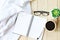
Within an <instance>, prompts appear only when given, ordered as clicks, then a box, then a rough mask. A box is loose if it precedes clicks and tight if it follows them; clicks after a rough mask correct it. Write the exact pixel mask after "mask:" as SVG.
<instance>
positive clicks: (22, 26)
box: [13, 13, 32, 36]
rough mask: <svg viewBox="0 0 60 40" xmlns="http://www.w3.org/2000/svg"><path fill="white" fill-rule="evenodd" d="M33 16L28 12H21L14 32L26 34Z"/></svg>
mask: <svg viewBox="0 0 60 40" xmlns="http://www.w3.org/2000/svg"><path fill="white" fill-rule="evenodd" d="M31 17H32V15H28V14H26V13H25V14H24V13H21V14H19V15H18V19H17V21H16V24H15V28H14V31H13V32H14V33H17V34H21V35H25V36H26V34H27V30H28V27H29V24H30V20H31Z"/></svg>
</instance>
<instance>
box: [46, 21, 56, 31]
mask: <svg viewBox="0 0 60 40" xmlns="http://www.w3.org/2000/svg"><path fill="white" fill-rule="evenodd" d="M54 28H55V24H54V22H52V21H48V22H47V23H46V29H47V30H49V31H52V30H54Z"/></svg>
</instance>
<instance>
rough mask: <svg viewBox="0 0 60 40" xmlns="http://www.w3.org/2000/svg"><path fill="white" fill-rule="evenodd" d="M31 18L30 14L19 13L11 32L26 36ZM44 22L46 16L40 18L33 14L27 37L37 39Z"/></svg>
mask: <svg viewBox="0 0 60 40" xmlns="http://www.w3.org/2000/svg"><path fill="white" fill-rule="evenodd" d="M31 18H32V15H28V14H19V16H18V19H17V22H16V25H15V29H14V31H13V32H14V33H17V34H20V35H24V36H27V32H28V28H29V25H30V22H31ZM46 22H47V19H46V17H45V18H42V17H37V16H34V19H33V22H32V25H31V29H30V32H29V35H28V37H32V38H35V39H37V38H38V37H39V36H40V34H41V32H42V31H43V29H44V28H45V23H46Z"/></svg>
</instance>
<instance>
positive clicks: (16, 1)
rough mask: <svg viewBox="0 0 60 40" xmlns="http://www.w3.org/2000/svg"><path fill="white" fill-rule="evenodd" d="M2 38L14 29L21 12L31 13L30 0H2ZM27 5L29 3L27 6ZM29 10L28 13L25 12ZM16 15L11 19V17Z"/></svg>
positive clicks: (0, 9)
mask: <svg viewBox="0 0 60 40" xmlns="http://www.w3.org/2000/svg"><path fill="white" fill-rule="evenodd" d="M0 1H1V2H2V4H0V6H1V7H0V37H2V36H4V34H6V33H7V32H8V30H10V28H12V27H13V26H12V25H13V24H14V22H15V20H16V17H17V14H18V13H19V12H22V11H24V12H27V11H28V12H27V13H31V9H30V3H29V0H3V1H2V0H0ZM25 3H27V4H26V5H25ZM25 10H27V11H25ZM14 14H16V15H14ZM12 15H14V16H13V17H11V18H10V16H12Z"/></svg>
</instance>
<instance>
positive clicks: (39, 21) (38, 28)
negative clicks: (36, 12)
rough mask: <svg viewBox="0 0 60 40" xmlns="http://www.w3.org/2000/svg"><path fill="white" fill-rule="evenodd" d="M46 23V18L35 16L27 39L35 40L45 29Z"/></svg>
mask: <svg viewBox="0 0 60 40" xmlns="http://www.w3.org/2000/svg"><path fill="white" fill-rule="evenodd" d="M46 22H47V19H46V18H43V17H36V16H35V17H34V20H33V23H32V26H31V30H30V33H29V37H32V38H35V39H37V38H38V37H39V36H40V34H41V32H42V31H43V29H44V28H45V24H46ZM41 36H42V35H41Z"/></svg>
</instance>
